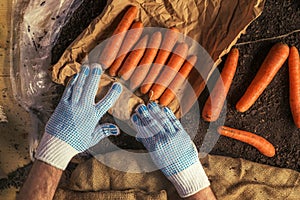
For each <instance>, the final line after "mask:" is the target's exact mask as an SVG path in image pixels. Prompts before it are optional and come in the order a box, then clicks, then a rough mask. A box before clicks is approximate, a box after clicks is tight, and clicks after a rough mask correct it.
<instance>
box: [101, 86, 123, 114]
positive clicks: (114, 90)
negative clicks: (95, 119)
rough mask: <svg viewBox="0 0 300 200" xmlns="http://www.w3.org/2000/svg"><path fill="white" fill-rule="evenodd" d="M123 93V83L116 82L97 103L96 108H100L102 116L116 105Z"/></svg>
mask: <svg viewBox="0 0 300 200" xmlns="http://www.w3.org/2000/svg"><path fill="white" fill-rule="evenodd" d="M121 93H122V85H121V84H120V83H117V82H116V83H114V84H113V85H112V86H111V88H110V90H109V91H108V93H107V94H106V95H105V97H104V98H103V99H101V100H100V101H99V102H98V103H97V104H96V109H97V110H98V112H99V115H100V117H102V116H103V115H104V113H106V112H107V111H108V110H109V109H110V108H111V107H112V106H113V105H114V103H115V102H116V100H117V99H118V98H119V96H120V94H121Z"/></svg>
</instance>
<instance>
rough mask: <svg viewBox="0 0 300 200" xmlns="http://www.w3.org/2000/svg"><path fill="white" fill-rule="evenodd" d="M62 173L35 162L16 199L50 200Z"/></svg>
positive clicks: (47, 165) (49, 166)
mask: <svg viewBox="0 0 300 200" xmlns="http://www.w3.org/2000/svg"><path fill="white" fill-rule="evenodd" d="M62 173H63V171H62V170H60V169H58V168H55V167H53V166H51V165H49V164H46V163H44V162H42V161H39V160H36V161H35V162H34V164H33V166H32V169H31V171H30V173H29V175H28V177H27V179H26V181H25V183H24V185H23V187H22V188H21V191H20V194H19V196H18V198H17V199H18V200H23V199H24V200H27V199H30V200H35V199H36V200H46V199H47V200H48V199H49V200H50V199H52V198H53V196H54V193H55V191H56V188H57V185H58V183H59V180H60V178H61V176H62Z"/></svg>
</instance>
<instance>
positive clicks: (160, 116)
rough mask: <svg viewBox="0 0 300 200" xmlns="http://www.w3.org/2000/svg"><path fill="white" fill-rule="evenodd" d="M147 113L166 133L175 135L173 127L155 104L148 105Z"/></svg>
mask: <svg viewBox="0 0 300 200" xmlns="http://www.w3.org/2000/svg"><path fill="white" fill-rule="evenodd" d="M148 108H149V112H150V114H151V116H152V117H154V118H155V119H156V121H157V122H159V123H160V124H161V125H162V126H163V128H164V129H165V130H166V131H167V132H168V133H175V132H176V130H175V128H174V125H173V124H172V123H171V121H170V120H169V118H168V117H167V116H166V114H165V113H164V112H163V111H162V110H161V108H160V107H159V106H158V104H157V103H155V102H151V103H149V104H148Z"/></svg>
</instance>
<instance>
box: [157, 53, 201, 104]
mask: <svg viewBox="0 0 300 200" xmlns="http://www.w3.org/2000/svg"><path fill="white" fill-rule="evenodd" d="M196 62H197V56H195V55H193V56H190V57H189V58H188V59H187V60H186V61H185V62H184V64H183V66H182V67H181V69H180V70H179V72H178V74H177V75H176V76H175V78H174V79H173V81H172V82H171V83H170V85H169V87H168V88H167V89H166V90H165V91H164V93H163V94H162V96H161V97H160V98H159V103H160V105H162V106H167V105H169V104H170V103H171V101H172V100H173V99H174V98H175V96H176V93H177V92H178V91H179V90H180V87H181V86H182V84H183V82H184V81H185V80H186V79H187V77H188V75H189V73H190V72H191V70H192V68H193V67H194V65H195V64H196Z"/></svg>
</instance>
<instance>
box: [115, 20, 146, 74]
mask: <svg viewBox="0 0 300 200" xmlns="http://www.w3.org/2000/svg"><path fill="white" fill-rule="evenodd" d="M142 32H143V23H142V22H134V23H133V24H132V26H131V28H130V30H129V32H128V33H127V34H126V36H125V38H124V41H123V43H122V46H121V48H120V51H119V52H118V55H117V58H116V60H115V61H114V62H113V64H112V65H111V66H110V68H109V75H111V76H116V75H117V72H118V70H119V68H120V66H121V65H122V62H123V61H124V59H125V57H126V54H127V53H128V52H129V51H130V49H131V48H132V47H133V45H134V44H135V43H136V42H137V41H138V39H139V38H140V36H141V34H142Z"/></svg>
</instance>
